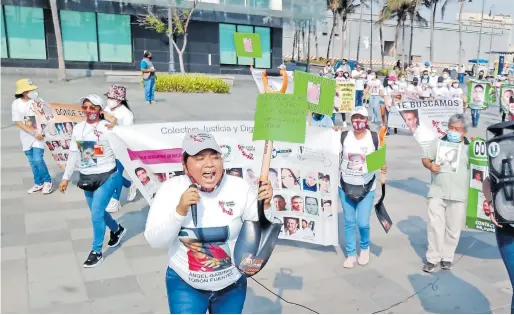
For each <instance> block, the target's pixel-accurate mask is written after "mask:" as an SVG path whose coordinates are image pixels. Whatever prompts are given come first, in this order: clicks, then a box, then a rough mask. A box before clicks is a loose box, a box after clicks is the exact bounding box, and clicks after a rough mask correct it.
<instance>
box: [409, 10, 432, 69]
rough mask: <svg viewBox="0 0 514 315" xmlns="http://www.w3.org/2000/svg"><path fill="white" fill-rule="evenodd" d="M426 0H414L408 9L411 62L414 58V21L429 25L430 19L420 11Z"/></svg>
mask: <svg viewBox="0 0 514 315" xmlns="http://www.w3.org/2000/svg"><path fill="white" fill-rule="evenodd" d="M423 1H424V0H413V1H412V4H411V6H410V7H409V10H408V15H409V17H410V43H409V59H408V60H409V62H411V60H412V44H413V43H414V23H417V24H421V25H424V26H428V21H427V20H426V19H425V18H424V17H422V16H421V15H420V13H419V9H420V6H421V4H423Z"/></svg>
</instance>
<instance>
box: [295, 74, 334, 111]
mask: <svg viewBox="0 0 514 315" xmlns="http://www.w3.org/2000/svg"><path fill="white" fill-rule="evenodd" d="M293 94H294V95H297V96H300V97H301V98H302V99H303V100H307V103H308V105H309V111H310V112H313V113H318V114H323V115H330V116H332V112H333V111H334V96H335V94H336V80H334V79H329V78H325V77H322V76H319V75H316V74H311V73H307V72H302V71H295V72H294V92H293Z"/></svg>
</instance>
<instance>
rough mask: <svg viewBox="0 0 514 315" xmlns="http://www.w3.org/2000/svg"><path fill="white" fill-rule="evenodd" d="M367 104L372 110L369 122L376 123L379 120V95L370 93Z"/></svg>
mask: <svg viewBox="0 0 514 315" xmlns="http://www.w3.org/2000/svg"><path fill="white" fill-rule="evenodd" d="M369 106H370V107H371V110H372V111H373V116H372V118H371V122H373V123H377V122H379V121H380V120H381V118H380V95H370V96H369Z"/></svg>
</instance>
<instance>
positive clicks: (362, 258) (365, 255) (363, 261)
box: [357, 248, 369, 266]
mask: <svg viewBox="0 0 514 315" xmlns="http://www.w3.org/2000/svg"><path fill="white" fill-rule="evenodd" d="M357 262H358V263H359V265H361V266H365V265H367V264H368V263H369V248H368V249H361V254H360V255H359V259H358V261H357Z"/></svg>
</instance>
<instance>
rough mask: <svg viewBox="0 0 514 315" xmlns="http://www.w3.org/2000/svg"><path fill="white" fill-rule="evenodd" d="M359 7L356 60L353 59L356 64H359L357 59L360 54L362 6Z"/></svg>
mask: <svg viewBox="0 0 514 315" xmlns="http://www.w3.org/2000/svg"><path fill="white" fill-rule="evenodd" d="M360 7H361V12H360V15H359V37H358V38H359V39H358V40H357V58H355V60H356V61H357V62H359V57H360V52H361V35H362V9H363V7H364V5H362V3H361V5H360Z"/></svg>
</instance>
